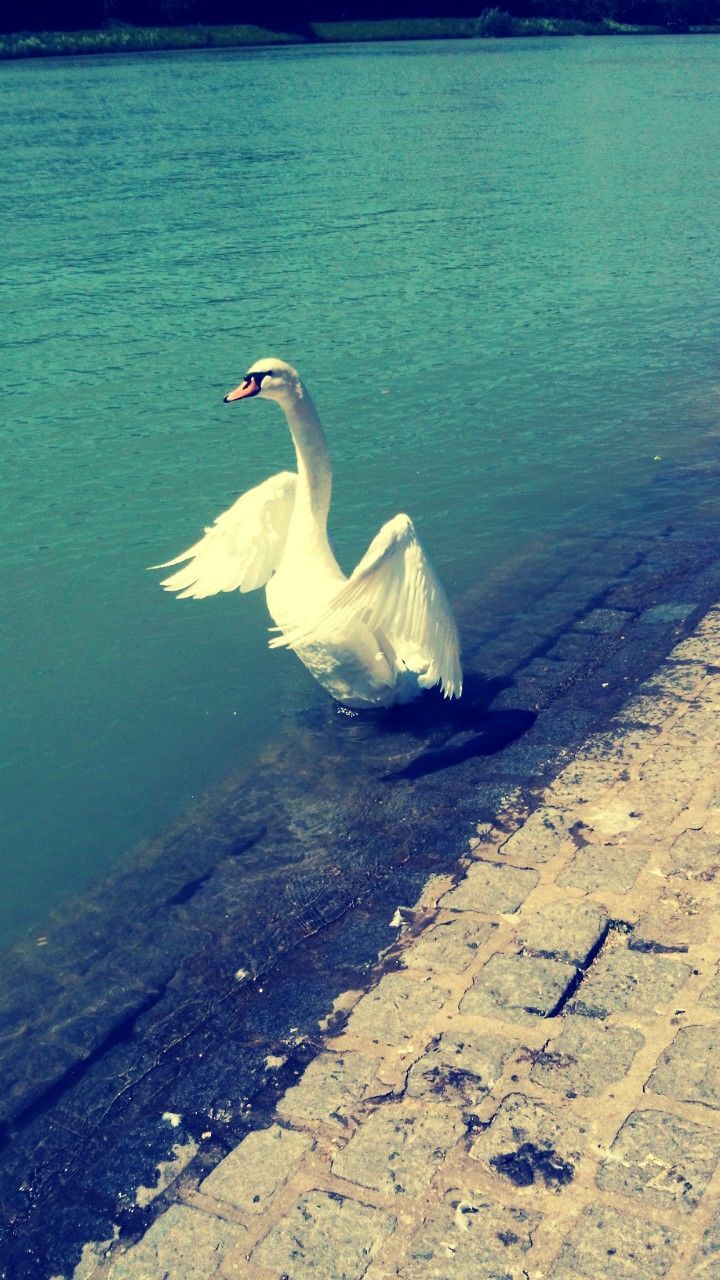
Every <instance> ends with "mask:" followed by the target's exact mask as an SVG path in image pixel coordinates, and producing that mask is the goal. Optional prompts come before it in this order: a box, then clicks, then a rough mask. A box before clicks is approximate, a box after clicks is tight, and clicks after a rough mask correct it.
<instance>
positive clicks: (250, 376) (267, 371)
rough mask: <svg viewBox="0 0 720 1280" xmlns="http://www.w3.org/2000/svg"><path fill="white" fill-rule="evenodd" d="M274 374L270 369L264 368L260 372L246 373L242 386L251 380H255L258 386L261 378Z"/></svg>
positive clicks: (270, 376) (260, 383) (248, 383)
mask: <svg viewBox="0 0 720 1280" xmlns="http://www.w3.org/2000/svg"><path fill="white" fill-rule="evenodd" d="M274 376H275V375H274V374H273V371H272V369H264V370H263V372H262V373H246V374H245V381H244V382H243V386H245V387H247V386H249V385H250V383H251V382H257V384H258V386H259V387H261V386H262V380H263V378H272V377H274Z"/></svg>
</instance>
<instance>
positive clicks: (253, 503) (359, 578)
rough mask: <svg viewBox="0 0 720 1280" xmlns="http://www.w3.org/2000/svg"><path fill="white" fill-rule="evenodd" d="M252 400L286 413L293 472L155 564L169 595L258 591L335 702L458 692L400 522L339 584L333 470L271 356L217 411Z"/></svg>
mask: <svg viewBox="0 0 720 1280" xmlns="http://www.w3.org/2000/svg"><path fill="white" fill-rule="evenodd" d="M252 397H260V398H261V399H263V400H274V401H275V403H276V404H278V405H279V406H280V407H281V409H282V410H283V411H284V414H285V418H286V421H287V425H288V427H289V429H290V434H291V436H292V438H293V443H294V445H295V454H296V457H297V473H294V472H290V471H281V472H280V473H279V475H275V476H271V477H270V478H269V479H268V480H265V481H264V482H263V483H262V484H259V485H257V487H256V488H254V489H250V490H249V491H248V492H247V493H244V494H243V495H242V496H241V497H240V498H238V499H237V501H236V502H235V503H234V504H233V506H231V507H230V508H229V509H228V510H227V511H225V512H224V513H223V514H222V515H220V516H218V517H217V519H216V520H215V523H214V524H213V525H211V526H209V527H208V528H206V529H205V533H204V536H203V537H202V538H201V539H200V541H199V542H196V543H195V544H194V545H193V546H191V547H188V549H187V551H183V552H182V553H181V554H180V555H179V556H176V557H175V559H173V560H167V561H165V562H164V563H163V564H159V565H153V566H152V568H154V569H170V568H174V567H175V566H176V565H180V564H182V565H183V567H182V568H181V569H178V570H177V571H176V572H175V573H173V574H171V575H170V576H169V577H167V578H164V579H163V580H162V583H161V585H162V586H163V587H164V588H165V590H166V591H172V592H175V593H176V594H177V597H178V598H179V599H188V598H192V599H195V600H199V599H204V598H205V597H207V596H211V595H215V594H216V593H218V592H220V591H241V592H245V591H254V590H255V589H256V588H258V587H263V586H264V587H265V591H266V600H267V606H268V610H269V613H270V616H271V618H272V619H273V622H274V623H275V628H274V630H275V631H276V633H277V634H276V635H275V636H274V638H273V639H271V641H270V647H271V648H279V647H280V646H284V647H286V648H289V649H292V650H293V651H294V652H295V653H296V654H297V656H298V658H299V659H300V661H301V662H303V663H304V665H305V666H306V667H307V668H308V670H309V671H310V672H311V673H312V675H313V676H314V677H315V679H316V680H318V681H319V683H320V684H321V685H322V686H323V687H324V688H325V689H326V690H327V692H328V693H329V694H330V695H331V696H332V697H333V698H334V699H336V701H337V702H339V703H340V704H341V705H342V706H345V707H349V708H353V709H358V710H362V709H368V708H372V707H389V706H392V705H393V704H395V703H404V702H409V701H411V699H413V698H415V697H416V696H418V695H419V694H420V693H421V692H422V691H423V690H424V689H429V688H431V687H432V686H434V685H437V684H439V685H440V687H441V689H442V692H443V695H444V696H445V697H446V698H459V697H460V694H461V692H462V671H461V667H460V646H459V642H458V633H457V627H456V625H455V620H454V618H453V615H452V612H451V610H450V606H449V604H448V601H447V598H446V596H445V592H444V591H443V588H442V586H441V585H440V582H439V581H438V578H437V577H436V575H435V572H434V570H433V568H432V566H431V564H430V561H429V560H428V558H427V555H426V554H425V551H424V549H423V546H422V543H421V542H420V539H419V538H418V536H417V533H416V532H415V526H414V525H413V522H412V520H411V519H410V517H409V516H406V515H404V514H401V515H397V516H395V517H394V519H392V520H388V522H387V524H385V525H383V527H382V529H381V530H380V532H379V533H378V534H377V536H376V537H375V538H374V539H373V541H372V542H371V543H370V546H369V548H368V550H367V552H366V553H365V555H364V556H363V558H362V560H361V561H360V563H359V564H358V565H357V568H356V569H355V570H354V571H353V573H352V574H351V575H350V577H349V578H347V577H346V576H345V574H344V573H343V571H342V569H341V568H340V566H339V564H338V562H337V560H336V559H335V555H334V553H333V550H332V548H331V545H330V542H329V539H328V533H327V517H328V510H329V507H330V491H331V484H332V470H331V467H330V456H329V453H328V448H327V443H326V440H325V434H324V432H323V429H322V426H321V424H320V419H319V418H318V415H317V412H316V410H315V407H314V405H313V402H312V400H311V398H310V395H309V394H308V391H307V388H306V386H305V385H304V383H303V382H302V381H301V379H300V377H299V376H298V374H297V372H296V371H295V369H293V367H292V365H289V364H287V363H286V362H285V361H284V360H278V359H276V358H275V357H269V358H267V359H264V360H258V361H257V362H256V363H255V364H253V365H252V366H251V368H250V369H248V371H247V373H246V375H245V377H244V379H243V381H242V382H241V383H240V385H239V386H238V387H236V388H235V390H234V391H230V392H229V393H228V395H226V396H225V397H224V402H225V403H226V404H231V403H233V402H235V401H239V400H249V399H250V398H252Z"/></svg>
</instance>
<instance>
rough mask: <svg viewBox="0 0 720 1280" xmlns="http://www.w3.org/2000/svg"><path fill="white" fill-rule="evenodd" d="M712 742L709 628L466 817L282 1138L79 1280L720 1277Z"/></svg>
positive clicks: (714, 676)
mask: <svg viewBox="0 0 720 1280" xmlns="http://www.w3.org/2000/svg"><path fill="white" fill-rule="evenodd" d="M628 599H629V598H628ZM628 599H626V597H625V596H624V595H623V594H622V591H620V590H619V591H618V594H617V598H616V599H613V600H612V601H610V602H609V604H610V605H612V604H619V605H621V606H623V604H628ZM687 607H688V606H687V605H686V604H684V603H683V602H682V601H668V602H667V608H665V606H663V609H664V610H665V611H663V609H661V610H660V611H659V612H657V611H656V612H655V613H652V611H649V612H648V616H647V618H646V620H645V623H644V624H643V625H645V626H646V627H647V628H651V627H663V626H665V627H672V626H673V625H677V626H680V623H679V622H677V621H676V622H674V621H673V619H675V618H676V613H674V612H673V610H677V609H680V610H681V613H677V618H678V619H679V618H681V616H685V613H684V612H683V611H686V609H687ZM668 609H669V613H668V612H667V610H668ZM651 614H652V616H651ZM624 618H625V615H624V614H623V613H622V612H621V611H619V610H616V609H614V608H613V607H608V608H607V609H604V608H599V609H597V610H595V611H593V613H591V614H589V615H588V619H587V627H586V628H584V629H583V628H578V632H577V643H581V642H584V640H586V639H592V637H596V638H597V637H601V636H602V635H604V634H613V635H617V634H620V633H621V632H620V628H624V627H625V625H626V624H625V620H624ZM574 644H575V641H572V640H571V641H568V643H566V644H565V643H564V644H563V645H562V646H561V647H562V650H563V654H564V657H563V662H570V661H571V658H572V652H573V651H574V648H573V646H574ZM537 661H538V662H539V663H541V664H542V662H547V661H548V660H547V659H538V660H537ZM556 665H558V664H556ZM719 724H720V609H718V610H714V611H713V614H712V615H709V616H708V617H707V618H706V619H704V620H703V622H702V623H701V625H700V626H699V627H698V629H697V631H696V632H695V633H694V635H692V636H690V637H689V638H688V639H686V640H684V641H683V644H682V645H681V646H680V650H679V652H678V653H677V655H676V658H675V659H673V660H671V661H669V662H667V663H666V664H664V666H663V668H662V670H661V671H660V672H659V673H658V675H657V678H656V679H654V680H652V681H648V682H646V684H645V685H644V686H643V687H642V688H641V690H640V691H639V693H635V694H634V696H633V697H632V698H631V699H630V701H629V703H628V705H627V707H626V708H625V710H624V711H623V712H622V713H621V714H620V716H618V718H617V721H616V723H615V725H614V727H613V728H612V729H611V730H610V731H609V732H608V733H606V734H603V735H598V736H596V737H594V738H592V739H589V740H588V742H587V743H586V744H585V746H584V747H583V748H582V750H581V751H580V753H579V754H578V756H577V758H576V759H573V760H569V761H568V764H567V767H566V768H565V769H564V770H563V772H562V773H560V774H559V776H558V777H557V778H556V779H555V781H554V782H553V783H552V784H551V786H550V787H549V788H548V789H547V791H546V792H545V794H544V795H542V796H540V795H535V796H533V797H532V798H531V801H530V802H528V798H527V796H525V795H523V796H522V797H521V796H520V794H519V793H517V792H509V793H508V795H507V796H506V797H505V799H504V800H503V803H502V805H500V806H499V807H498V810H497V813H498V814H499V815H500V816H498V817H497V818H496V820H495V823H494V825H493V824H489V823H487V822H481V823H477V824H476V830H477V834H476V835H474V836H473V837H472V838H471V839H470V851H471V858H470V860H469V867H468V870H467V873H466V875H465V877H464V879H462V880H461V881H460V882H459V883H458V884H457V885H456V887H454V888H453V889H451V890H449V891H448V892H446V893H445V894H444V895H443V896H441V897H440V900H439V903H438V904H437V906H435V903H436V898H431V897H430V896H429V895H428V896H426V897H425V898H424V899H423V900H422V903H421V907H419V908H418V911H417V912H416V913H412V912H411V913H410V924H409V925H408V927H407V928H403V929H401V932H400V938H399V942H398V944H397V946H396V947H395V949H394V950H391V952H390V954H389V955H388V956H387V967H386V971H385V973H384V976H383V977H381V978H380V980H379V981H378V982H377V983H376V985H375V986H374V987H372V988H371V989H370V990H369V991H368V992H367V994H365V995H364V996H363V997H362V998H361V999H360V1000H359V1001H358V1002H357V1003H355V1001H356V1000H357V996H356V993H353V992H349V993H348V998H347V1001H346V1002H345V1003H343V1002H341V1003H340V1005H339V1006H338V1007H339V1008H345V1009H352V1012H351V1013H350V1016H349V1018H348V1020H347V1023H346V1024H345V1026H344V1028H342V1029H339V1030H338V1029H337V1027H338V1026H339V1025H340V1024H339V1023H336V1024H335V1028H336V1029H335V1030H334V1031H333V1033H332V1034H331V1035H329V1036H328V1039H327V1041H326V1042H325V1043H324V1045H322V1047H321V1051H320V1052H319V1054H318V1056H317V1057H316V1058H315V1060H314V1061H311V1062H310V1064H309V1065H308V1066H307V1067H306V1068H305V1069H304V1072H303V1073H302V1075H301V1078H300V1079H299V1080H298V1081H297V1083H295V1084H294V1085H293V1086H292V1087H290V1088H288V1089H287V1091H286V1092H285V1094H284V1096H282V1097H280V1098H279V1099H278V1101H277V1105H276V1108H275V1111H274V1114H273V1116H272V1121H273V1122H272V1123H271V1125H270V1127H269V1128H265V1129H264V1130H262V1131H259V1132H255V1133H251V1134H250V1135H249V1136H247V1137H245V1138H244V1140H243V1141H242V1142H241V1143H240V1145H239V1146H238V1147H236V1148H235V1150H233V1151H232V1152H231V1154H230V1155H228V1156H226V1158H225V1159H224V1160H222V1161H221V1162H220V1163H219V1164H218V1165H217V1167H216V1168H215V1169H214V1170H213V1171H212V1172H210V1173H209V1174H207V1173H205V1176H204V1180H203V1181H202V1182H201V1184H200V1186H199V1191H198V1189H196V1188H197V1181H196V1182H195V1183H194V1184H193V1182H192V1178H191V1176H190V1173H189V1171H188V1169H186V1170H185V1172H184V1173H183V1174H182V1175H181V1177H180V1179H179V1181H178V1183H177V1184H176V1187H175V1191H174V1194H175V1196H176V1198H177V1199H179V1201H180V1203H175V1204H172V1205H171V1207H170V1208H169V1209H167V1211H166V1212H164V1213H163V1214H161V1216H160V1217H158V1218H157V1220H156V1221H155V1223H154V1224H153V1225H152V1226H151V1227H150V1229H149V1230H148V1231H147V1233H146V1234H145V1236H144V1238H143V1239H142V1240H140V1241H139V1242H138V1243H136V1244H133V1245H131V1246H130V1247H129V1248H127V1247H126V1245H125V1244H124V1242H123V1240H122V1239H121V1240H120V1241H119V1242H116V1243H107V1242H106V1244H105V1245H104V1246H102V1247H100V1246H98V1248H97V1250H96V1251H95V1252H94V1253H93V1252H92V1251H90V1252H88V1253H87V1254H86V1256H85V1257H84V1260H83V1264H82V1265H83V1267H84V1270H83V1271H80V1270H79V1271H78V1273H77V1275H76V1277H75V1280H200V1277H202V1280H212V1278H213V1277H218V1280H229V1278H230V1277H232V1276H242V1277H243V1280H283V1278H285V1280H305V1278H307V1280H362V1277H367V1280H391V1278H392V1277H395V1278H396V1280H464V1278H465V1277H467V1280H528V1277H531V1278H532V1280H664V1278H667V1280H688V1278H689V1280H720V1203H719V1200H718V1191H719V1190H720V1168H719V1167H718V1166H719V1161H720V1075H719V1073H718V1065H717V1056H718V1055H717V1044H718V1034H720V1027H718V1014H720V934H719V933H718V929H717V924H716V920H717V910H718V906H719V905H720V904H719V902H718V898H719V897H720V783H718V781H717V779H718V777H720V767H719V766H720V751H719V750H718V741H720V734H718V725H719ZM528 803H530V804H531V807H532V806H534V808H533V811H532V812H531V813H530V814H529V815H528V812H527V804H528ZM473 822H474V824H475V819H474V820H473ZM472 829H473V830H475V825H474V826H473V828H472ZM428 902H431V903H432V905H431V907H428V905H427V903H428ZM420 910H421V911H422V915H421V914H419V913H420ZM418 919H426V920H427V923H426V924H425V926H424V927H423V929H422V930H421V932H420V933H419V934H416V930H417V924H416V923H414V921H417V920H418ZM353 1006H354V1007H353ZM189 1168H190V1170H191V1169H192V1165H191V1166H190V1167H189ZM163 1194H164V1196H165V1197H166V1199H167V1197H168V1196H169V1195H171V1194H173V1189H172V1187H170V1188H168V1189H166V1190H165V1192H164V1193H163ZM159 1199H162V1195H160V1196H159ZM154 1203H157V1202H154ZM213 1206H215V1209H214V1210H213ZM108 1250H109V1256H108V1260H107V1261H104V1260H103V1258H104V1254H105V1253H106V1252H107V1251H108ZM94 1259H96V1260H97V1261H93V1260H94Z"/></svg>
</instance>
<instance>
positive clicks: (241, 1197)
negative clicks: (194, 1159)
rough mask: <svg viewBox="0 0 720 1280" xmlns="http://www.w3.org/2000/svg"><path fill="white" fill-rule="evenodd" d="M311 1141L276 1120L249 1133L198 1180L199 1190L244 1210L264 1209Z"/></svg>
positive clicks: (305, 1154) (262, 1211) (263, 1210)
mask: <svg viewBox="0 0 720 1280" xmlns="http://www.w3.org/2000/svg"><path fill="white" fill-rule="evenodd" d="M313 1145H314V1144H313V1140H312V1138H310V1137H308V1135H307V1134H304V1133H294V1132H293V1130H292V1129H282V1128H281V1127H280V1125H278V1124H274V1125H272V1126H271V1127H270V1128H269V1129H262V1130H261V1131H260V1132H259V1133H249V1134H248V1136H247V1138H245V1140H244V1141H243V1142H241V1143H240V1146H239V1147H236V1148H235V1150H234V1151H231V1152H230V1155H229V1156H226V1157H225V1159H224V1160H221V1161H220V1164H219V1165H217V1166H216V1168H215V1169H213V1171H212V1173H211V1174H210V1176H209V1177H207V1178H205V1180H204V1182H201V1183H200V1190H201V1191H203V1192H204V1193H205V1195H208V1196H212V1197H213V1198H214V1199H215V1200H223V1201H227V1203H228V1204H231V1205H234V1206H235V1208H236V1209H240V1210H242V1211H244V1212H245V1213H253V1214H254V1213H265V1210H266V1209H267V1208H268V1205H269V1204H270V1202H271V1200H272V1197H273V1195H274V1194H275V1192H276V1191H277V1189H278V1187H279V1186H281V1185H282V1183H283V1182H285V1180H286V1179H287V1178H288V1177H289V1176H290V1175H291V1174H292V1172H293V1170H294V1168H295V1167H296V1165H298V1164H299V1163H300V1161H301V1160H302V1159H303V1157H304V1156H307V1155H308V1154H309V1153H310V1151H311V1150H312V1148H313Z"/></svg>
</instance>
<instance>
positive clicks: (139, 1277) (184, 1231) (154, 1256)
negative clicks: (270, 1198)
mask: <svg viewBox="0 0 720 1280" xmlns="http://www.w3.org/2000/svg"><path fill="white" fill-rule="evenodd" d="M247 1244H248V1232H247V1230H246V1228H245V1227H243V1226H241V1225H239V1224H238V1223H236V1222H225V1221H224V1220H223V1219H221V1218H215V1217H212V1216H210V1215H209V1214H206V1213H198V1212H197V1211H196V1210H195V1209H188V1208H186V1207H185V1206H184V1205H171V1207H170V1208H169V1209H168V1211H167V1213H164V1214H163V1215H162V1217H160V1218H158V1220H157V1222H155V1223H153V1225H152V1227H151V1228H150V1230H149V1231H148V1232H147V1234H146V1235H145V1237H144V1238H143V1239H142V1240H141V1241H140V1243H139V1244H136V1245H134V1246H133V1248H132V1249H130V1250H129V1252H128V1253H127V1254H125V1256H124V1257H121V1258H119V1259H118V1261H117V1262H115V1263H113V1265H112V1266H111V1268H110V1280H168V1277H171V1276H172V1277H175V1276H177V1277H178V1280H180V1277H182V1280H212V1278H213V1277H215V1276H223V1277H225V1276H227V1277H231V1276H232V1277H237V1280H242V1278H243V1276H244V1275H245V1274H246V1272H245V1263H246V1258H247Z"/></svg>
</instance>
